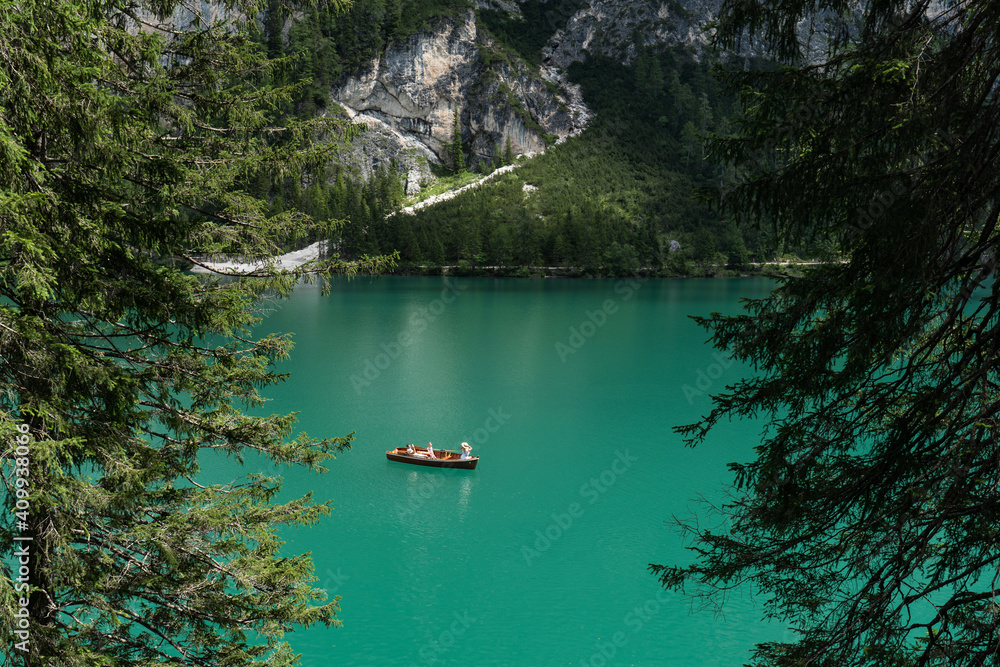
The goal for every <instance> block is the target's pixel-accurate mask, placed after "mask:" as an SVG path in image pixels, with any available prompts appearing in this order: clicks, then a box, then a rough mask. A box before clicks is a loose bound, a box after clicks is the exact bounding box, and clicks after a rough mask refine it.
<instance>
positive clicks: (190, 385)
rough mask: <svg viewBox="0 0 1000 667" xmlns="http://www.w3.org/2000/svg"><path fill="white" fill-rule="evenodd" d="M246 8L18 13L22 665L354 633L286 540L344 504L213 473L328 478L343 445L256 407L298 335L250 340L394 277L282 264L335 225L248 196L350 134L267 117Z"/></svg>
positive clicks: (78, 8)
mask: <svg viewBox="0 0 1000 667" xmlns="http://www.w3.org/2000/svg"><path fill="white" fill-rule="evenodd" d="M230 5H231V6H232V7H231V8H232V12H231V13H230V14H229V15H228V16H227V17H225V20H209V19H207V18H203V20H202V21H200V22H199V23H197V24H190V25H186V26H178V25H176V24H172V25H171V24H169V23H168V20H169V19H170V16H171V14H172V13H173V11H174V9H175V8H177V7H179V6H180V3H175V2H170V1H167V2H155V3H154V2H148V3H143V2H136V1H134V0H129V1H128V2H126V1H124V0H109V1H108V2H103V3H78V2H69V1H65V0H23V1H21V2H17V3H13V4H11V3H7V4H5V5H4V7H3V8H2V9H0V54H2V56H3V57H2V59H0V60H2V66H0V193H2V194H0V351H2V354H0V386H2V387H3V389H2V391H0V442H2V443H3V450H2V451H3V455H2V475H3V478H4V480H3V481H4V505H5V508H6V509H7V510H8V511H7V512H5V513H4V518H3V519H2V520H0V542H2V544H3V547H2V549H3V551H4V554H3V555H4V559H3V560H2V565H0V568H2V569H3V571H4V574H5V576H4V577H3V579H2V581H0V589H2V594H0V619H2V623H3V627H4V628H7V629H10V628H13V629H15V630H17V631H18V632H19V633H22V634H15V635H14V636H13V637H12V635H11V633H10V630H6V631H5V633H4V637H5V638H6V641H4V642H3V646H2V648H0V651H2V652H3V654H4V655H5V657H6V660H5V664H17V663H20V664H24V665H26V666H28V667H41V666H44V667H51V666H55V665H81V666H82V665H124V664H130V665H140V664H141V665H150V664H168V663H169V664H184V665H206V666H207V665H212V666H215V665H233V666H239V665H251V664H253V665H264V664H266V665H287V664H291V663H292V662H294V658H293V656H294V653H293V652H292V651H291V649H290V648H289V647H288V646H287V644H285V643H284V642H283V641H282V637H283V634H284V633H285V632H286V631H287V630H289V629H291V628H293V627H295V626H303V625H310V624H313V623H323V624H326V625H335V624H337V620H336V617H335V613H336V611H337V602H336V600H324V597H325V596H324V592H323V591H321V590H317V589H314V588H312V587H311V586H310V582H311V581H312V563H311V561H310V559H309V558H308V556H296V555H287V554H283V553H281V551H280V549H281V541H280V540H279V539H278V537H277V535H276V530H277V529H278V528H280V527H282V526H287V525H297V524H307V523H312V522H315V521H316V520H318V519H319V518H320V517H321V516H322V515H323V514H325V513H326V512H327V511H328V510H327V508H326V506H325V505H316V504H314V503H313V502H312V501H311V500H310V499H309V498H308V497H306V498H301V499H298V500H292V501H290V502H287V503H283V504H274V502H273V501H274V499H275V494H276V493H277V491H278V488H279V487H278V480H276V479H274V478H270V477H264V476H248V477H246V478H243V479H237V480H233V481H232V483H230V484H223V485H217V484H211V485H209V484H202V483H200V482H199V466H200V463H199V461H200V458H199V455H200V454H202V453H204V455H207V454H208V453H213V452H217V453H227V454H229V455H230V456H232V457H234V458H236V459H237V460H240V459H241V458H242V456H243V455H244V454H245V453H257V454H260V455H262V456H264V457H265V458H269V459H271V460H273V461H275V462H280V463H288V464H296V465H302V466H305V467H307V468H309V469H312V470H322V465H323V463H324V461H326V460H327V459H329V458H330V457H332V456H333V455H334V454H335V453H336V452H338V451H340V450H341V449H343V448H345V447H348V446H349V445H350V441H351V436H349V435H347V436H342V437H331V438H324V439H319V440H316V439H313V438H310V437H308V436H305V435H300V436H298V437H292V436H293V428H294V423H295V417H294V415H276V416H271V417H258V416H252V415H250V414H248V413H247V412H246V410H247V409H248V408H254V407H257V406H259V405H260V404H261V403H262V400H263V399H262V396H261V393H260V392H261V389H262V388H264V387H267V386H271V385H274V384H276V383H278V382H280V381H281V380H282V379H283V376H281V375H279V374H277V373H276V372H275V370H274V363H275V362H277V361H278V360H280V359H282V358H283V357H285V356H286V355H287V354H288V351H289V348H290V341H289V339H288V337H286V336H267V337H264V338H261V339H256V338H254V337H253V335H252V333H251V332H250V330H251V327H252V326H253V325H254V323H255V322H256V321H258V319H259V311H258V310H257V306H256V305H255V304H257V302H258V300H259V299H260V297H261V296H262V295H264V294H265V293H267V294H269V295H274V296H281V295H287V294H288V293H289V291H290V290H291V289H292V287H293V286H294V285H295V283H296V282H297V281H298V280H300V279H302V278H306V277H309V276H315V275H316V274H320V275H329V274H330V273H354V272H359V271H363V272H371V271H378V270H381V269H382V268H384V267H385V265H386V262H385V261H384V260H369V261H365V262H359V263H354V264H347V263H342V262H338V261H336V260H334V261H332V262H330V263H328V264H326V265H323V266H319V265H314V266H306V267H302V268H300V269H297V270H295V271H294V272H285V273H282V272H280V271H279V270H278V269H277V268H276V267H275V265H274V263H273V261H272V258H273V256H274V255H275V254H276V253H277V252H279V250H280V248H281V247H282V246H284V245H285V244H287V243H290V242H291V241H293V240H294V239H302V238H306V237H308V236H310V235H319V234H327V233H332V232H333V231H334V230H335V226H334V224H333V223H330V222H328V221H322V220H316V221H314V220H311V219H310V218H308V217H307V216H304V215H302V214H300V213H298V212H294V211H293V212H289V213H287V214H283V215H280V216H276V217H270V218H269V217H267V215H266V211H267V209H268V206H267V203H266V202H265V201H261V200H259V199H255V198H253V197H251V196H249V195H247V194H246V193H245V192H243V191H241V190H240V188H239V185H240V184H242V183H253V182H259V176H260V175H261V174H266V176H267V181H268V182H272V183H280V182H281V181H282V179H284V178H285V177H287V176H290V175H294V176H296V177H298V175H300V174H302V173H322V172H323V170H324V169H325V168H326V166H327V164H328V163H329V162H330V160H331V159H333V158H334V157H335V155H336V150H337V147H338V145H339V142H337V141H335V140H334V139H335V138H336V137H338V136H343V135H344V132H345V130H344V128H343V127H342V126H341V125H340V124H339V123H338V122H335V121H317V122H314V123H312V124H304V123H299V122H293V121H285V122H284V123H283V124H282V125H281V126H273V125H271V124H270V122H269V118H270V117H271V115H272V114H273V113H274V112H275V110H277V109H278V108H280V107H281V106H282V105H283V104H285V103H286V102H287V101H288V100H289V99H290V98H291V97H292V95H293V94H294V91H289V90H277V89H272V88H270V87H269V86H268V85H267V81H268V80H273V78H274V77H273V72H272V68H273V63H272V62H269V61H268V60H267V59H266V54H264V53H262V52H261V50H260V48H259V47H258V45H257V42H256V41H255V40H254V39H252V38H251V36H250V34H249V32H248V29H249V28H250V27H251V25H250V24H252V20H250V21H249V22H248V23H244V22H243V20H242V19H240V17H256V16H258V13H259V10H260V9H261V7H260V6H259V5H258V4H257V3H253V2H233V3H229V5H227V6H230ZM167 25H171V28H170V30H166V29H161V28H164V27H166V26H167ZM320 133H323V134H324V136H325V137H326V138H327V139H328V140H329V141H326V142H324V143H322V144H317V145H315V146H311V147H310V145H309V143H308V138H309V137H313V136H319V134H320ZM203 253H211V254H218V253H221V254H226V255H231V256H241V257H245V258H248V259H253V260H259V261H260V262H261V263H262V265H261V268H260V269H258V270H257V271H255V272H254V274H253V275H254V276H255V277H253V278H240V277H233V278H232V279H229V280H226V281H221V280H219V279H217V278H198V277H195V276H192V275H190V274H187V273H185V272H182V271H181V270H180V269H179V268H177V267H179V266H190V265H191V262H196V263H197V262H200V261H201V258H202V257H203V256H204V255H203ZM15 436H17V437H19V438H22V441H21V442H20V443H19V442H18V440H15ZM15 444H17V446H18V447H20V449H18V448H16V447H15ZM16 479H22V480H26V481H27V485H26V486H24V485H22V486H21V487H17V486H16V482H15V480H16ZM15 489H17V490H18V491H20V492H25V493H26V495H24V494H23V493H22V494H21V495H24V497H20V496H19V495H18V493H15ZM18 503H20V506H21V510H20V514H14V511H15V510H18ZM15 538H23V539H22V541H18V542H15V541H14V540H15ZM12 545H16V546H12ZM25 551H26V552H27V555H24V552H25ZM12 554H19V555H17V556H16V557H15V556H14V555H12ZM18 559H21V560H20V563H21V565H23V567H24V568H25V571H26V572H27V575H24V576H22V575H21V574H20V573H19V572H20V571H19V570H12V569H11V564H12V563H17V562H18ZM18 579H20V580H18ZM15 619H18V621H17V622H16V623H15ZM25 626H26V627H25Z"/></svg>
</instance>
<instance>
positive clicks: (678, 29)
mask: <svg viewBox="0 0 1000 667" xmlns="http://www.w3.org/2000/svg"><path fill="white" fill-rule="evenodd" d="M552 4H554V5H556V6H558V5H557V3H556V2H555V0H553V3H552ZM720 5H721V2H720V0H684V2H683V3H682V2H679V1H678V0H666V1H663V2H661V1H659V0H652V1H649V0H645V1H642V2H634V1H630V0H591V2H590V3H589V4H588V5H586V6H584V7H583V8H581V9H579V10H577V11H575V12H574V13H572V14H570V15H569V16H566V17H565V18H566V22H565V24H564V25H563V26H562V27H561V28H560V29H559V30H558V31H557V32H556V34H555V35H554V36H553V37H552V39H551V40H549V43H548V44H547V45H546V47H545V49H544V50H543V52H542V53H543V58H544V62H545V64H546V65H549V66H552V67H557V68H565V67H568V66H569V65H570V64H572V63H573V62H579V61H583V60H584V59H585V58H586V57H587V54H588V53H591V54H594V55H603V56H608V57H610V58H613V59H615V60H618V61H621V62H628V61H630V60H632V58H634V57H635V56H636V54H637V53H638V50H637V49H638V47H637V44H636V40H635V36H636V34H639V35H640V36H641V37H642V39H643V41H644V43H645V44H648V45H653V46H656V47H657V50H659V49H660V48H662V47H664V46H678V45H685V46H690V47H693V48H694V49H695V50H699V49H700V48H701V47H703V46H704V45H705V44H707V43H708V36H707V35H706V34H705V32H704V28H705V26H706V25H707V24H708V23H709V22H710V21H712V20H713V19H714V18H715V17H716V15H717V13H718V9H719V6H720Z"/></svg>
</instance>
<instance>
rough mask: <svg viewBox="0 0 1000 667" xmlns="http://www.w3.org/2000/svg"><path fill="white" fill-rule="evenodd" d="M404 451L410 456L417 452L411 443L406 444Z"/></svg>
mask: <svg viewBox="0 0 1000 667" xmlns="http://www.w3.org/2000/svg"><path fill="white" fill-rule="evenodd" d="M406 453H407V454H409V455H410V456H413V455H414V454H416V453H417V450H415V449H414V448H413V444H412V443H411V444H409V445H407V446H406Z"/></svg>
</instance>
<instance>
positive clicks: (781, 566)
mask: <svg viewBox="0 0 1000 667" xmlns="http://www.w3.org/2000/svg"><path fill="white" fill-rule="evenodd" d="M813 10H814V4H813V3H811V2H800V1H798V0H789V1H784V0H779V1H777V2H760V1H755V0H750V1H749V2H727V3H726V4H725V5H724V7H723V9H722V13H721V16H720V20H719V22H718V25H717V33H716V35H717V40H718V42H719V44H720V45H722V46H728V47H734V46H739V42H740V39H742V38H749V39H761V40H763V43H765V44H767V45H769V46H770V47H771V48H772V49H773V53H774V55H775V56H776V57H777V58H779V59H780V60H781V61H782V63H783V64H784V65H785V66H784V67H781V68H779V69H773V68H772V69H770V70H768V71H757V72H754V71H750V72H742V71H741V72H739V73H736V74H733V75H731V82H732V83H733V85H734V87H736V88H738V89H739V90H741V91H742V98H743V105H744V109H745V111H746V114H745V119H744V120H743V121H742V123H741V127H740V129H739V132H738V133H737V134H736V136H734V137H732V138H729V139H724V140H718V141H716V142H715V144H714V154H715V155H716V156H718V157H720V158H723V159H725V160H726V161H727V162H728V163H729V164H730V166H732V167H734V168H735V169H736V176H735V178H734V179H731V180H730V182H729V183H728V184H727V185H726V186H725V187H724V189H723V194H724V196H721V197H720V204H721V206H722V208H723V209H724V210H725V211H726V212H730V213H732V214H733V215H734V216H737V219H740V220H745V221H747V222H750V223H754V224H756V225H758V226H762V225H772V226H774V227H775V228H776V229H777V230H778V232H779V233H780V237H781V238H782V239H783V240H789V241H795V240H798V239H806V240H816V241H819V242H833V243H835V244H836V245H837V247H839V248H840V249H841V250H842V252H843V253H844V256H845V259H846V262H844V263H832V264H827V265H824V266H821V267H818V268H816V269H813V270H810V271H808V272H807V273H806V274H805V275H804V276H802V277H800V278H794V279H790V280H787V281H784V282H783V283H782V284H781V285H780V287H779V288H778V289H777V290H776V291H775V293H774V294H773V296H772V297H770V298H767V299H763V300H758V301H754V302H751V303H749V304H748V306H747V310H746V313H745V314H743V315H739V316H734V317H723V316H721V315H713V316H711V317H708V318H704V319H702V320H701V323H702V324H703V325H704V326H706V327H707V328H708V329H709V330H710V331H711V332H712V336H713V339H714V343H715V345H716V346H717V347H719V348H720V349H725V350H729V351H731V352H732V353H733V355H734V356H735V357H736V358H738V359H740V360H743V361H745V362H747V363H748V364H752V366H753V367H754V368H755V369H756V371H757V373H756V374H755V375H753V376H751V377H747V378H745V379H743V380H742V381H740V382H738V383H737V384H736V385H735V386H732V387H730V388H728V389H727V390H725V391H724V392H722V393H720V394H719V395H717V396H715V398H714V401H715V406H714V408H713V410H712V412H711V413H710V414H709V415H708V416H707V417H706V418H704V419H703V420H702V421H701V422H699V423H697V424H693V425H689V426H685V427H681V428H680V429H679V431H680V433H682V434H683V435H685V436H686V437H687V438H688V439H689V442H690V443H692V444H693V443H697V442H700V441H702V440H703V439H704V438H705V437H706V436H707V435H708V433H709V432H710V430H711V429H712V427H713V426H714V425H715V424H716V423H718V422H719V420H721V419H725V418H729V417H759V418H762V419H763V420H765V423H766V428H765V431H764V435H763V439H762V440H761V441H760V442H759V443H757V446H756V452H757V457H756V459H755V460H753V461H751V462H749V463H739V464H733V465H732V469H733V471H734V473H735V480H736V482H735V489H734V490H733V494H732V496H731V497H730V498H729V500H728V501H727V502H725V504H723V505H722V507H721V511H722V513H723V516H724V518H726V519H727V520H726V521H724V522H723V523H722V526H723V527H721V528H718V529H708V528H705V527H704V526H705V524H701V525H700V526H699V524H698V523H696V522H695V521H692V522H688V523H685V524H683V525H684V526H686V528H687V530H689V531H690V536H691V538H692V540H693V545H692V547H693V548H694V549H695V550H696V552H697V554H698V557H697V559H696V560H695V562H694V564H692V565H688V566H683V567H672V566H660V565H656V566H652V568H653V571H654V572H655V573H657V574H658V575H659V576H660V578H661V580H662V582H663V583H664V584H665V585H666V586H668V587H670V588H689V590H692V592H694V593H696V594H704V595H708V596H712V595H718V596H722V595H724V594H725V591H728V590H731V589H733V588H736V587H739V586H742V585H746V586H752V587H753V588H755V589H756V590H758V591H759V592H760V593H761V594H762V599H764V600H765V602H764V610H765V612H766V614H767V615H768V616H770V617H772V618H776V619H780V620H781V621H782V622H783V623H785V624H789V625H791V627H792V628H793V629H794V630H795V631H796V633H797V640H796V641H793V642H777V643H769V644H764V645H761V646H759V647H758V648H757V650H756V653H755V657H754V661H753V662H754V664H755V665H783V666H784V665H788V666H790V665H829V666H833V665H836V666H838V667H846V666H854V665H872V666H875V665H878V666H880V667H882V666H885V665H927V666H930V665H949V666H952V667H955V666H958V667H963V666H966V665H969V666H971V665H977V666H978V665H992V664H996V662H997V658H998V656H1000V613H998V607H997V599H998V598H997V595H998V589H997V571H998V565H1000V549H998V548H997V544H998V543H1000V532H998V530H1000V529H998V526H1000V501H998V498H1000V496H998V495H997V488H998V486H1000V466H998V465H997V461H998V460H1000V447H998V440H997V432H998V428H1000V424H998V419H997V415H998V400H1000V392H998V384H997V383H998V380H1000V373H998V370H1000V369H998V362H1000V357H998V354H1000V347H998V344H997V341H1000V300H998V295H997V290H996V283H995V281H994V279H993V275H994V274H993V272H994V268H995V263H996V261H997V257H998V251H1000V247H998V245H1000V229H998V225H1000V99H998V96H1000V87H998V85H997V82H998V81H1000V58H998V57H997V43H998V37H1000V3H998V2H973V3H960V4H956V3H946V4H943V5H941V4H935V3H930V2H924V1H918V2H915V3H904V2H899V1H896V0H889V1H887V2H878V3H870V4H863V5H855V4H852V3H848V2H840V1H835V2H833V3H826V4H825V5H824V10H825V11H824V14H823V16H822V17H815V16H813V14H812V12H813ZM814 18H818V19H822V22H823V24H824V29H825V30H826V34H827V37H828V41H827V42H825V43H826V45H827V47H828V48H827V51H826V53H825V54H824V55H822V57H820V58H817V54H816V53H812V52H810V53H809V54H808V59H807V58H806V54H805V53H804V51H805V45H804V44H802V43H800V41H799V39H800V35H801V34H800V33H799V32H798V28H799V27H800V26H801V25H805V24H806V23H808V21H806V19H810V20H811V19H814ZM816 43H817V42H816V41H815V40H814V41H812V45H813V46H815V45H816ZM713 525H718V524H717V523H713Z"/></svg>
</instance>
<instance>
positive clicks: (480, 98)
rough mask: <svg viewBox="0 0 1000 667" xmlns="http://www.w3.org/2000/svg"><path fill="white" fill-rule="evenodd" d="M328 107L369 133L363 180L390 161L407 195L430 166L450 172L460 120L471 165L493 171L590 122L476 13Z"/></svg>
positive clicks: (575, 97) (362, 154) (403, 50)
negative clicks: (505, 157) (504, 158)
mask: <svg viewBox="0 0 1000 667" xmlns="http://www.w3.org/2000/svg"><path fill="white" fill-rule="evenodd" d="M546 75H547V77H548V78H546ZM331 98H332V99H333V100H334V101H335V102H336V103H337V104H339V105H340V106H341V107H343V108H344V109H345V110H346V112H347V114H348V115H349V116H350V117H351V118H353V119H354V120H355V121H357V122H360V123H363V124H365V125H367V127H368V128H369V129H368V131H367V132H364V133H362V135H361V137H360V138H359V139H358V140H357V142H356V143H355V146H354V154H353V157H352V159H351V161H352V162H353V163H354V164H355V166H357V167H358V168H359V169H360V171H361V174H362V176H364V177H367V176H368V175H369V174H370V172H371V170H372V169H373V168H380V167H384V166H386V165H387V164H388V163H389V162H390V160H393V159H394V160H395V161H396V162H397V164H399V165H400V166H401V168H403V169H405V170H406V171H407V172H408V174H409V176H408V179H407V180H408V183H407V186H408V189H409V190H410V191H411V192H412V191H413V190H414V189H415V183H416V182H418V181H420V180H422V179H426V178H428V177H429V169H428V168H427V165H426V163H427V161H430V162H434V163H443V164H449V163H450V161H451V159H452V154H451V146H452V144H453V139H454V136H455V131H456V128H455V120H456V114H457V118H458V122H459V125H460V132H461V135H462V143H463V146H464V153H465V159H466V161H467V162H468V163H469V164H470V165H475V164H477V163H479V162H487V163H489V162H492V161H493V160H494V159H495V158H498V157H500V155H502V153H503V152H504V151H505V149H506V147H507V144H508V142H509V143H510V146H511V149H512V151H513V153H514V154H525V153H529V154H530V153H537V152H539V151H542V150H544V149H545V147H546V145H547V144H551V143H553V142H555V141H558V140H560V139H562V138H565V137H567V136H570V135H573V134H575V133H578V132H579V131H580V130H582V128H583V126H584V125H585V124H586V119H587V113H586V109H585V107H583V105H582V102H581V101H580V97H579V93H578V91H577V90H575V88H574V87H573V86H570V85H569V84H567V83H566V82H565V80H563V79H562V78H561V77H560V76H559V75H558V73H557V72H556V71H554V70H551V69H549V70H546V69H543V70H542V72H541V73H539V72H537V71H533V70H532V69H531V68H530V67H528V66H527V65H525V64H524V63H523V62H521V61H520V60H519V59H517V58H516V57H513V56H511V55H510V54H508V53H505V52H503V51H502V50H501V49H500V48H499V47H498V46H497V45H496V44H495V43H494V41H493V39H492V38H491V37H490V36H489V35H488V34H487V33H486V32H485V31H483V30H481V29H480V28H479V27H478V26H477V22H476V15H475V13H474V12H473V11H472V10H471V9H470V10H469V11H468V12H466V13H465V14H464V15H463V16H461V17H460V18H457V19H448V20H443V21H442V22H441V23H440V24H439V25H438V26H437V27H436V28H435V29H434V30H432V31H429V32H423V33H419V34H417V35H414V36H412V37H410V38H409V39H407V40H406V41H405V42H404V43H402V44H396V45H391V46H390V47H389V48H388V49H386V51H385V53H384V54H382V55H381V56H380V57H379V58H377V59H376V60H375V61H374V62H372V63H371V64H370V65H369V66H368V67H366V68H365V69H364V70H363V71H361V72H359V73H357V74H355V75H353V76H349V77H347V78H346V79H345V80H344V81H342V82H341V83H340V84H339V85H337V86H336V87H335V88H334V89H333V90H332V91H331Z"/></svg>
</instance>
